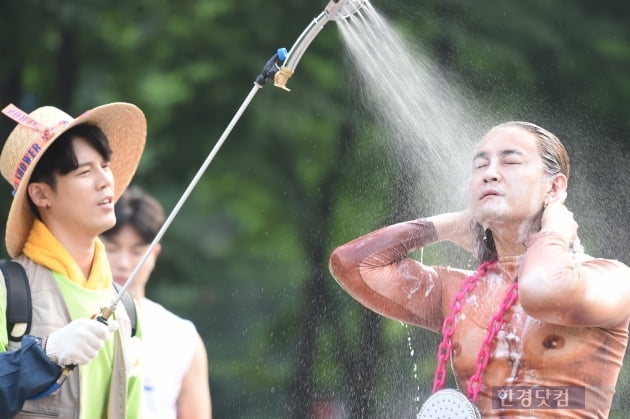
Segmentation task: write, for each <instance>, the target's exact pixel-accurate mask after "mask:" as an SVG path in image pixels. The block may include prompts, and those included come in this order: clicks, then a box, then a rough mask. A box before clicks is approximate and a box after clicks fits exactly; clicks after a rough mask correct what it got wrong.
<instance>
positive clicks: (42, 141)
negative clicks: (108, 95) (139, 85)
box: [0, 103, 147, 257]
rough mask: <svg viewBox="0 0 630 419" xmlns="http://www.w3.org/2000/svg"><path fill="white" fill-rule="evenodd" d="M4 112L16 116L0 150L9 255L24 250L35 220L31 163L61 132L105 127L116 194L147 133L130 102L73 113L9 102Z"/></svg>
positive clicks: (130, 172) (130, 173)
mask: <svg viewBox="0 0 630 419" xmlns="http://www.w3.org/2000/svg"><path fill="white" fill-rule="evenodd" d="M2 113H4V114H5V115H6V116H8V117H9V118H11V119H13V120H15V121H17V122H18V125H17V126H16V127H15V128H14V129H13V131H12V132H11V134H10V135H9V138H7V141H6V142H5V144H4V147H3V148H2V154H0V172H2V176H3V177H4V178H5V179H6V180H7V182H9V184H11V186H12V187H13V202H12V203H11V209H10V210H9V216H8V218H7V229H6V236H5V239H6V245H7V252H8V253H9V255H10V256H11V257H16V256H18V255H19V254H20V253H22V249H23V247H24V243H25V242H26V239H27V237H28V234H29V232H30V231H31V227H32V226H33V221H34V218H35V216H34V215H33V212H32V211H31V209H30V208H29V205H28V199H27V185H28V183H29V180H30V178H31V174H32V173H33V169H34V168H35V166H36V165H37V162H38V161H39V159H40V158H41V157H42V155H43V154H44V152H45V151H46V150H47V149H48V147H50V145H51V144H52V143H53V142H55V140H56V139H57V138H59V136H60V135H61V134H63V133H64V132H66V131H67V130H68V129H70V128H72V127H74V126H76V125H79V124H84V123H89V124H92V125H96V126H97V127H99V128H100V129H101V130H102V131H103V133H104V134H105V136H107V139H108V140H109V146H110V148H111V149H112V161H111V166H110V167H111V170H112V173H113V174H114V179H115V191H114V199H115V200H118V198H119V197H120V195H121V194H122V193H123V192H124V190H125V189H126V188H127V185H129V182H130V181H131V178H132V177H133V175H134V173H135V171H136V168H137V167H138V163H139V161H140V157H141V156H142V151H143V149H144V143H145V139H146V135H147V124H146V120H145V117H144V114H143V113H142V111H141V110H140V109H139V108H138V107H137V106H135V105H132V104H130V103H110V104H107V105H103V106H98V107H96V108H94V109H91V110H89V111H86V112H84V113H83V114H82V115H81V116H79V117H77V118H73V117H71V116H70V115H68V114H67V113H65V112H63V111H62V110H60V109H57V108H55V107H53V106H44V107H41V108H38V109H35V110H34V111H33V112H31V113H30V114H27V113H26V112H23V111H22V110H20V109H18V108H17V107H15V106H13V105H8V106H7V107H6V108H4V109H3V110H2Z"/></svg>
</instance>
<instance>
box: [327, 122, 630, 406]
mask: <svg viewBox="0 0 630 419" xmlns="http://www.w3.org/2000/svg"><path fill="white" fill-rule="evenodd" d="M568 176H569V157H568V155H567V152H566V150H565V148H564V146H563V145H562V143H561V142H560V140H558V138H557V137H556V136H555V135H553V134H552V133H550V132H549V131H547V130H545V129H543V128H541V127H539V126H536V125H534V124H531V123H526V122H508V123H504V124H501V125H499V126H497V127H495V128H493V129H492V130H490V132H488V133H487V134H486V136H485V137H484V138H483V139H482V141H481V142H480V143H479V144H478V146H477V149H476V151H475V154H474V156H473V160H472V174H471V178H470V208H469V209H467V210H464V211H461V212H455V213H446V214H441V215H437V216H433V217H429V218H420V219H417V220H413V221H408V222H403V223H399V224H395V225H391V226H388V227H384V228H382V229H379V230H377V231H374V232H372V233H369V234H367V235H365V236H363V237H360V238H358V239H355V240H353V241H351V242H349V243H347V244H344V245H342V246H340V247H338V248H337V249H335V250H334V252H333V253H332V256H331V258H330V269H331V272H332V274H333V275H334V277H335V278H336V279H337V281H338V282H339V283H340V285H341V286H342V287H343V288H344V289H345V290H346V291H347V292H348V293H349V294H350V295H351V296H353V297H354V298H355V299H357V300H358V301H359V302H360V303H361V304H363V305H365V306H366V307H368V308H370V309H372V310H373V311H375V312H377V313H380V314H382V315H384V316H387V317H391V318H394V319H398V320H402V321H405V322H408V323H412V324H416V325H418V326H421V327H424V328H427V329H430V330H433V331H436V332H438V333H439V332H441V331H444V335H445V337H444V339H443V341H442V345H440V349H439V356H438V371H436V382H435V383H434V389H440V388H441V386H442V385H443V383H444V381H443V378H444V376H445V374H446V371H445V367H446V365H445V364H446V362H447V361H448V359H449V358H450V355H451V354H452V358H451V359H452V366H453V370H454V372H455V377H456V380H457V383H458V386H459V388H460V389H462V390H463V392H465V393H466V394H467V396H468V398H469V399H471V400H473V401H476V402H477V405H478V407H479V409H480V411H481V414H482V417H484V418H486V417H531V416H534V417H537V418H547V417H549V418H556V417H607V416H608V413H609V410H610V407H611V403H612V398H613V395H614V389H615V385H616V382H617V377H618V375H619V370H620V368H621V365H622V359H623V356H624V353H625V349H626V345H627V340H628V323H629V320H630V306H629V305H628V301H630V269H629V268H628V267H627V266H626V265H624V264H622V263H620V262H618V261H615V260H607V259H597V258H593V257H590V256H587V255H585V254H584V253H582V252H580V246H579V240H578V236H577V229H578V225H577V223H576V222H575V220H574V218H573V214H572V213H571V212H570V211H569V210H568V209H567V207H566V206H565V205H564V200H565V198H566V196H567V192H566V191H567V181H568ZM443 240H448V241H451V242H454V243H455V244H457V245H459V246H460V247H463V248H465V249H467V250H469V251H471V252H474V253H475V254H476V256H477V257H478V258H479V260H480V262H483V263H482V265H481V266H480V269H478V271H477V272H476V273H471V272H468V271H464V270H459V269H455V268H451V267H446V266H426V265H424V264H422V263H420V262H418V261H416V260H414V259H412V258H410V257H409V256H408V255H409V253H410V252H412V251H414V250H416V249H420V248H422V247H425V246H429V245H431V244H433V243H436V242H438V241H443ZM453 302H455V304H454V303H453ZM440 381H441V383H440ZM436 383H437V385H436ZM534 389H538V390H541V389H542V391H539V392H538V393H535V394H532V391H534ZM511 390H518V392H514V391H511ZM565 390H567V392H566V395H567V397H566V400H565V399H564V395H565ZM528 391H529V394H530V399H529V400H530V401H531V402H532V403H531V404H528V403H527V401H526V400H525V401H524V400H519V399H518V397H516V396H518V394H527V392H528ZM545 392H547V393H545ZM545 394H546V396H545ZM508 396H509V398H508ZM556 396H558V397H557V398H555V399H554V397H556ZM537 397H542V399H540V398H538V399H537ZM565 401H566V403H565ZM542 403H545V404H547V405H549V406H551V408H549V409H542V408H540V406H544V404H542Z"/></svg>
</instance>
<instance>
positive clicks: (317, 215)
mask: <svg viewBox="0 0 630 419" xmlns="http://www.w3.org/2000/svg"><path fill="white" fill-rule="evenodd" d="M373 5H374V6H375V7H376V8H377V9H378V10H380V11H381V12H382V14H383V15H384V16H386V17H387V18H388V19H389V21H390V22H391V23H392V24H393V25H394V26H395V27H396V28H397V29H398V30H399V31H400V32H401V33H404V34H405V36H406V37H408V39H411V40H412V41H413V42H415V43H417V44H418V45H419V46H420V48H422V49H423V51H425V52H426V54H427V55H428V56H430V57H433V59H434V60H435V62H436V63H437V64H438V65H439V66H440V68H441V69H442V70H443V71H444V73H445V74H447V75H448V76H447V77H451V78H452V80H454V81H455V80H457V82H458V83H461V84H462V85H464V86H466V87H467V94H469V95H470V96H472V97H474V98H475V99H476V100H477V101H478V103H480V106H481V107H482V108H481V109H480V111H483V112H485V113H486V114H487V115H488V116H489V119H492V120H496V121H499V120H503V119H525V120H532V121H533V122H537V123H539V124H541V125H543V126H545V127H547V128H549V129H551V130H552V131H554V132H556V133H558V134H559V135H560V137H561V138H563V139H565V141H567V147H568V148H569V152H570V153H571V155H572V159H573V175H572V177H573V180H572V181H573V182H574V183H575V185H576V188H577V190H580V191H588V193H585V194H584V193H583V194H581V195H578V196H572V197H571V198H570V203H571V204H572V205H573V206H574V207H575V208H579V209H580V211H577V210H576V217H577V219H578V222H580V225H581V227H580V232H581V235H582V241H583V242H586V244H588V247H587V250H588V251H589V253H591V254H593V255H596V256H605V257H612V258H617V259H620V260H622V261H623V262H626V263H628V262H630V260H629V259H630V258H629V257H628V253H627V250H626V247H627V242H628V241H627V239H628V231H626V230H627V229H626V228H624V227H625V226H626V225H627V224H626V223H625V219H624V215H625V214H627V213H628V211H627V210H628V203H629V201H628V191H627V188H626V185H625V182H624V181H623V180H624V179H625V178H626V176H627V174H628V169H627V167H626V165H625V163H624V162H625V161H627V160H626V157H627V153H628V146H629V145H630V144H629V141H628V138H627V133H628V132H629V131H630V126H629V125H630V111H628V109H629V107H628V104H629V103H630V29H629V28H628V25H627V22H628V19H629V18H630V5H628V4H627V3H626V2H622V1H615V0H606V1H602V2H596V3H594V2H589V1H586V0H579V1H573V2H570V3H569V2H562V1H558V0H546V1H542V0H533V1H529V2H521V1H516V0H506V1H503V2H498V3H497V2H496V1H491V0H478V1H476V2H464V1H459V0H439V1H438V0H425V1H423V2H415V1H409V0H383V1H377V0H374V2H373ZM271 6H273V7H271ZM324 6H325V2H322V3H321V4H317V2H303V1H296V0H285V1H282V2H279V3H278V2H276V3H274V4H270V3H269V2H263V1H259V0H241V1H238V2H234V1H230V0H212V1H203V0H181V1H178V2H170V1H164V0H137V1H132V2H112V1H104V0H82V1H64V2H46V1H42V0H22V1H20V2H17V1H11V0H4V1H3V2H1V3H0V17H1V19H2V25H0V47H1V51H2V55H1V56H0V99H1V100H0V104H7V103H10V102H12V103H15V104H16V105H18V106H20V107H21V108H22V109H24V110H26V111H31V110H33V109H34V108H36V107H39V106H42V105H47V104H51V105H55V106H58V107H60V108H62V109H64V110H67V111H68V112H69V113H71V114H73V115H78V114H79V113H81V112H83V111H84V110H85V109H88V108H90V107H93V106H97V105H100V104H103V103H107V102H112V101H126V102H132V103H135V104H137V105H138V106H140V108H142V109H143V110H144V112H145V113H146V115H147V118H148V124H149V136H148V141H147V148H146V151H145V154H144V156H143V159H142V162H141V165H140V168H139V170H138V173H137V176H136V178H135V180H134V183H136V184H138V185H141V186H142V187H144V188H145V189H146V190H147V191H148V192H150V193H152V194H154V195H156V196H157V197H158V198H159V199H160V201H161V202H162V203H163V204H164V206H165V209H166V210H167V212H169V211H170V210H171V209H172V208H173V207H174V205H175V203H176V202H177V200H178V199H179V197H180V196H181V194H182V193H183V191H184V189H185V188H186V186H187V185H188V183H189V182H190V180H191V179H192V177H193V175H194V174H195V172H196V171H197V169H198V168H199V166H200V165H201V163H202V162H203V160H204V158H205V156H206V155H207V154H208V152H209V151H210V150H211V148H212V147H213V146H214V144H215V142H216V140H217V139H218V138H219V136H220V135H221V133H222V132H223V130H224V129H225V127H226V126H227V123H228V122H229V120H230V119H231V118H232V116H233V115H234V113H235V111H236V110H237V109H238V107H239V106H240V104H241V103H242V101H243V99H244V98H245V96H246V94H247V93H248V92H249V90H250V89H251V88H252V86H253V81H254V79H255V78H256V75H257V74H258V73H259V72H260V70H261V68H262V66H263V65H264V63H265V62H266V61H267V60H268V59H269V57H270V56H271V55H273V53H274V52H275V51H276V49H277V48H279V47H287V48H289V47H290V46H291V44H292V43H293V42H294V40H295V39H296V38H297V36H298V35H299V34H300V33H301V32H302V30H303V29H304V28H305V27H306V25H307V24H309V23H310V22H311V21H312V19H313V18H314V17H315V16H317V15H318V14H319V13H320V12H321V11H322V10H323V8H324ZM344 62H345V60H344V51H343V49H342V48H341V45H340V37H339V33H338V31H337V30H336V28H335V27H334V24H332V23H331V24H328V26H326V27H325V28H324V30H323V31H322V32H321V34H320V35H319V36H318V37H317V38H316V40H315V41H314V42H313V44H312V45H311V46H310V47H309V49H308V51H307V52H306V54H305V55H304V57H303V59H302V61H301V62H300V64H299V66H298V68H297V71H296V74H295V75H294V76H293V78H291V79H290V81H289V83H288V85H289V87H290V88H291V89H292V92H291V93H287V92H285V91H282V90H280V89H276V88H273V87H272V86H271V84H268V85H267V86H268V87H267V86H266V87H265V88H264V89H263V90H262V91H260V92H259V93H258V94H257V96H256V97H255V98H254V100H253V102H252V103H251V105H250V106H249V107H248V109H247V111H246V112H245V114H244V115H243V117H242V118H241V120H240V121H239V123H238V124H237V126H236V128H235V129H234V131H233V132H232V134H231V136H230V138H229V139H228V141H227V142H226V144H225V146H224V147H223V148H222V150H221V151H220V153H219V154H218V156H217V158H216V159H215V161H214V162H213V163H212V165H211V166H210V167H209V169H208V171H207V172H206V173H205V175H204V177H203V179H202V181H201V182H200V183H199V184H198V185H197V187H196V188H195V190H194V192H193V194H192V195H191V197H190V198H189V200H188V201H187V203H186V204H185V206H184V207H183V208H182V210H181V212H180V215H179V216H178V217H177V218H176V219H175V221H174V223H173V225H172V226H171V228H170V229H169V231H168V232H167V233H166V235H165V237H164V239H163V241H162V245H163V252H162V256H161V259H160V260H159V262H158V268H157V269H156V272H155V274H154V277H153V279H152V282H151V285H150V287H149V290H148V293H149V296H150V297H151V298H154V299H155V300H157V301H159V302H161V303H163V304H164V305H165V306H167V307H168V308H170V309H172V310H173V311H175V312H177V313H179V314H181V315H182V316H184V317H188V318H190V319H192V320H193V321H194V322H195V324H196V325H197V327H198V329H199V331H200V333H201V335H202V336H203V337H204V340H205V342H206V345H207V349H208V353H209V357H210V365H211V367H210V368H211V369H210V377H211V388H212V396H213V405H214V411H215V417H217V418H280V417H286V418H305V417H314V416H315V412H324V411H326V409H329V411H330V410H332V411H335V409H336V411H337V412H341V413H338V414H337V415H336V416H335V415H333V416H325V415H323V414H322V416H319V417H348V418H350V417H351V418H359V417H365V418H390V417H413V416H414V412H415V411H416V410H417V409H418V407H419V406H420V404H421V401H422V400H424V398H425V397H426V396H427V395H428V393H429V392H430V387H431V380H432V375H433V369H434V367H435V348H436V346H437V342H438V336H437V335H435V334H432V333H428V332H426V331H423V330H420V329H417V328H414V327H411V326H406V325H403V324H400V323H398V322H394V321H391V320H387V319H384V318H382V317H380V316H377V315H375V314H374V313H372V312H369V311H367V310H365V309H363V308H362V307H361V306H359V305H358V304H357V303H356V302H355V301H354V300H352V299H351V298H350V297H349V296H348V295H347V294H346V293H345V292H344V291H342V290H341V289H340V287H338V286H337V284H336V283H335V281H334V280H333V279H332V277H331V276H330V274H329V272H328V268H327V258H328V255H329V254H330V251H331V250H332V249H333V248H334V247H335V246H336V245H339V244H340V243H343V242H345V241H347V240H349V239H351V238H354V237H356V236H358V235H360V234H362V233H365V232H367V231H369V230H371V229H373V228H376V227H378V226H381V225H384V224H386V223H390V222H397V221H402V220H405V219H408V218H412V217H417V216H421V215H429V214H424V213H422V211H421V210H422V207H421V206H417V207H416V206H410V205H409V201H408V200H405V199H402V195H404V194H405V193H406V192H405V188H404V186H405V184H407V183H409V182H413V179H409V178H406V177H405V173H404V172H403V171H400V170H394V169H391V167H390V166H389V162H390V160H388V159H390V158H391V156H389V157H388V156H387V153H386V147H385V146H384V144H383V141H386V139H385V140H384V139H382V138H378V136H366V135H364V134H365V132H366V131H365V129H366V128H365V127H366V126H369V125H370V118H369V116H366V115H362V114H361V113H360V112H357V108H356V103H355V101H356V97H357V95H358V94H359V93H360V92H358V91H357V87H356V85H355V84H353V83H352V69H350V68H348V66H345V65H344ZM392 71H395V66H392ZM11 128H12V124H11V122H10V121H9V120H8V119H7V118H2V119H1V122H0V134H1V135H0V137H1V138H3V139H4V138H6V136H7V135H8V133H9V132H10V129H11ZM368 130H369V128H368ZM427 175H428V174H427ZM2 193H3V194H4V196H5V199H2V200H0V203H1V204H0V215H2V219H3V220H5V219H6V214H7V212H8V208H9V204H10V187H9V186H8V185H6V186H5V187H4V191H3V192H2ZM592 202H597V203H598V205H593V204H592ZM620 226H621V228H620ZM3 241H4V240H3ZM2 256H6V254H5V253H4V248H2ZM168 338H169V337H168V336H165V337H164V339H165V341H168ZM173 344H176V343H175V342H174V343H173ZM629 377H630V374H629V373H628V371H626V370H625V369H624V370H623V371H622V376H621V377H620V381H619V385H618V392H619V394H618V395H617V399H616V405H615V410H614V411H613V413H612V414H611V417H627V415H628V413H627V412H628V411H629V410H630V407H629V406H625V405H624V402H623V401H624V400H627V399H628V396H629V393H630V383H629ZM615 415H618V416H615Z"/></svg>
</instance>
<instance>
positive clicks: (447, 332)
mask: <svg viewBox="0 0 630 419" xmlns="http://www.w3.org/2000/svg"><path fill="white" fill-rule="evenodd" d="M497 263H498V261H497V260H494V261H491V262H484V263H482V264H481V265H479V267H478V268H477V271H476V272H475V273H474V274H472V275H470V276H468V277H467V278H466V279H464V282H463V284H462V289H461V291H460V292H459V293H457V294H456V295H455V296H454V297H453V300H452V301H451V314H449V315H448V316H447V317H446V318H445V319H444V323H443V324H442V342H441V343H440V346H439V347H438V355H437V357H438V364H437V368H436V370H435V376H434V378H433V393H435V392H436V391H438V390H441V389H443V388H444V383H445V382H446V365H447V363H448V360H449V358H450V356H451V353H452V351H453V344H452V342H451V337H452V336H453V334H454V333H455V317H456V316H457V314H458V313H459V312H460V311H461V310H462V307H463V306H464V302H465V299H466V296H467V295H468V293H469V292H471V291H472V290H473V289H475V287H476V286H477V283H478V282H479V279H480V278H481V277H483V276H486V275H487V274H488V273H489V272H490V271H492V269H494V267H495V266H496V264H497ZM517 298H518V282H517V281H514V282H513V283H512V285H510V287H509V288H508V290H507V292H506V293H505V296H504V297H503V300H502V301H501V305H500V306H499V311H497V312H496V314H495V315H494V316H492V318H491V319H490V322H489V323H488V335H487V336H486V338H485V339H484V341H483V343H482V344H481V349H480V350H479V353H478V354H477V359H476V361H475V366H476V369H475V374H474V375H473V376H472V377H471V379H470V381H468V388H467V395H468V398H469V399H470V400H472V401H473V402H475V403H476V402H477V397H478V396H479V392H480V391H481V376H482V375H483V372H484V370H485V369H486V367H487V366H488V363H489V362H490V355H491V354H490V351H491V350H492V342H493V341H494V338H495V336H496V335H497V333H499V331H500V330H501V327H503V323H504V322H505V313H506V312H507V311H508V310H509V309H510V308H511V307H512V306H513V305H514V302H515V301H516V299H517Z"/></svg>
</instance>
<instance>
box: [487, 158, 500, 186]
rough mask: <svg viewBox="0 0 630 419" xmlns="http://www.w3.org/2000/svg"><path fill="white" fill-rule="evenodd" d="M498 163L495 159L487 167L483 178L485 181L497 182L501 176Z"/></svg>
mask: <svg viewBox="0 0 630 419" xmlns="http://www.w3.org/2000/svg"><path fill="white" fill-rule="evenodd" d="M498 169H499V168H498V165H497V163H496V162H495V161H491V162H490V163H488V165H487V166H486V168H485V171H484V172H483V180H484V182H486V183H487V182H496V181H498V180H499V178H500V174H499V170H498Z"/></svg>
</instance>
